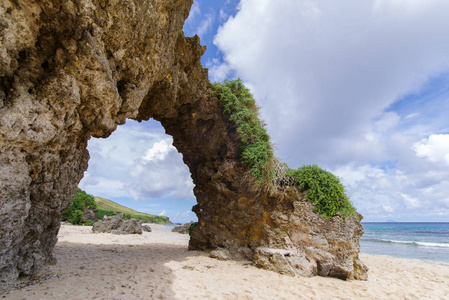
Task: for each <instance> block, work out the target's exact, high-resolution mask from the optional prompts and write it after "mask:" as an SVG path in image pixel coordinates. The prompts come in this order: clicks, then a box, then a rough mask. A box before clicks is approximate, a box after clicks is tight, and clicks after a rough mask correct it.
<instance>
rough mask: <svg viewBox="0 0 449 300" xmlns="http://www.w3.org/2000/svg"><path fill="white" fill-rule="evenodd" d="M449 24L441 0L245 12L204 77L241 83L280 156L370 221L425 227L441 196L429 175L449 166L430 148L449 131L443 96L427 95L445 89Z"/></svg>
mask: <svg viewBox="0 0 449 300" xmlns="http://www.w3.org/2000/svg"><path fill="white" fill-rule="evenodd" d="M448 14H449V2H448V1H445V0H431V1H418V0H410V1H409V0H377V1H376V0H371V1H359V0H342V1H326V0H285V1H282V2H276V1H268V0H264V1H261V0H242V1H241V2H240V11H239V12H238V13H237V14H236V15H235V16H234V17H231V18H229V20H228V21H227V22H226V23H225V24H224V25H223V26H222V27H221V28H220V29H219V30H218V33H217V35H216V37H215V39H214V43H215V45H216V46H217V47H218V48H219V49H220V51H222V53H223V57H224V63H223V64H221V65H220V64H216V65H215V66H214V67H213V68H212V69H211V77H212V78H214V79H217V78H222V77H225V76H229V74H233V73H235V74H236V75H237V76H239V77H241V78H242V79H243V80H244V82H245V83H249V85H250V86H251V87H252V92H253V94H254V96H255V98H256V99H257V101H258V103H259V105H260V106H261V113H262V117H263V118H264V119H265V121H266V122H267V124H268V130H269V132H270V134H271V136H272V139H273V142H274V143H275V145H276V146H277V152H276V154H277V155H278V156H280V158H281V159H282V160H284V161H287V162H288V163H289V165H291V166H292V167H297V166H300V165H303V164H315V163H317V164H319V165H321V166H323V167H325V168H327V169H331V170H332V169H333V170H336V172H337V175H339V176H340V177H342V180H343V181H344V182H345V183H346V184H347V186H348V193H349V194H351V198H352V199H353V201H354V202H356V204H357V206H358V207H360V209H361V211H362V213H364V214H366V216H367V217H368V218H371V219H373V218H376V216H377V217H379V216H381V215H384V214H387V213H393V212H394V213H395V214H401V216H402V217H403V218H406V214H407V213H410V214H415V215H417V214H418V213H423V212H424V211H425V212H426V213H427V214H429V215H430V214H431V213H432V211H434V210H438V209H439V208H441V207H443V206H444V205H445V204H444V203H445V202H444V201H445V199H446V198H447V197H443V196H440V193H441V191H444V192H446V193H449V190H448V189H447V181H446V180H447V179H444V177H442V176H441V175H436V174H445V176H447V177H446V178H449V171H448V170H447V165H446V169H444V168H443V167H442V166H438V165H436V164H435V163H431V159H433V160H438V161H440V162H442V161H444V162H446V158H447V157H446V153H447V152H446V150H445V149H447V148H445V143H444V142H443V141H442V138H441V137H440V138H439V139H438V138H437V141H434V139H435V138H434V137H433V138H432V136H433V135H435V132H447V131H448V130H449V122H448V119H447V116H446V115H445V114H444V110H445V109H446V108H448V107H449V100H448V98H449V97H448V96H449V92H448V91H447V89H445V90H442V91H440V92H436V91H434V90H433V89H434V88H435V85H436V82H438V80H440V81H442V80H443V79H444V80H447V78H449V76H447V74H449V32H448V30H447V28H449V18H447V15H448ZM443 74H446V77H445V76H443ZM439 78H440V79H439ZM441 78H443V79H441ZM440 85H443V84H442V83H440ZM438 93H439V94H438ZM442 93H446V94H442ZM419 97H421V98H419ZM399 100H400V101H399ZM446 111H447V109H446ZM424 137H426V138H427V137H428V140H427V139H426V140H423V141H421V142H420V143H418V146H414V144H416V141H419V140H421V139H423V138H424ZM417 149H418V150H417ZM415 151H417V152H415ZM418 152H419V154H418ZM417 155H421V157H425V158H426V160H423V159H421V158H419V157H417ZM438 189H440V192H439V191H438ZM402 195H406V196H405V197H404V196H402ZM425 197H430V198H425ZM424 198H425V200H423V199H424ZM424 203H426V204H427V205H428V206H426V205H424ZM424 207H426V209H423V208H424ZM427 207H428V209H427Z"/></svg>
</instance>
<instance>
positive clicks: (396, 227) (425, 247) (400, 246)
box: [360, 222, 449, 264]
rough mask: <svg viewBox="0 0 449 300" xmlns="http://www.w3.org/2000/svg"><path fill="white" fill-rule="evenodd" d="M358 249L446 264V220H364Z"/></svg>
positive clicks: (448, 227)
mask: <svg viewBox="0 0 449 300" xmlns="http://www.w3.org/2000/svg"><path fill="white" fill-rule="evenodd" d="M362 224H363V228H364V229H365V234H364V235H363V236H362V238H361V239H360V247H361V248H360V252H361V253H366V254H377V255H387V256H392V257H399V258H408V259H415V260H422V261H430V262H439V263H445V264H449V223H393V222H389V223H367V222H364V223H362Z"/></svg>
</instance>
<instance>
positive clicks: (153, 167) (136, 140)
mask: <svg viewBox="0 0 449 300" xmlns="http://www.w3.org/2000/svg"><path fill="white" fill-rule="evenodd" d="M172 142H173V140H172V138H171V137H170V136H167V135H165V133H164V130H163V128H162V127H161V126H160V125H158V124H157V122H155V121H149V122H148V123H142V124H139V123H137V122H134V121H128V123H127V124H126V125H123V126H119V127H118V128H117V130H116V131H115V132H114V133H113V134H112V135H111V136H110V137H109V138H108V139H92V140H90V141H89V147H88V149H89V152H90V155H91V160H90V162H89V168H88V170H87V172H86V174H85V177H84V178H83V180H82V181H81V183H80V187H81V188H84V189H86V190H87V191H88V192H89V193H92V194H94V195H99V196H103V197H106V198H108V197H109V198H118V197H125V198H131V199H133V200H136V201H145V200H156V199H166V200H193V199H195V198H194V195H193V183H192V179H191V178H190V172H189V170H188V168H187V166H186V165H185V164H184V163H183V161H182V155H181V154H180V153H178V152H177V151H176V149H175V148H174V147H173V146H172Z"/></svg>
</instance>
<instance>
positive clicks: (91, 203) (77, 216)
mask: <svg viewBox="0 0 449 300" xmlns="http://www.w3.org/2000/svg"><path fill="white" fill-rule="evenodd" d="M96 209H97V203H96V202H95V199H94V197H93V196H92V195H89V194H87V193H86V192H85V191H83V190H81V189H78V191H76V195H75V197H74V198H73V199H72V205H71V206H70V207H69V208H67V209H66V210H65V211H64V212H63V213H62V221H66V222H70V223H72V224H74V225H76V224H81V223H83V219H84V213H85V212H87V211H88V210H96Z"/></svg>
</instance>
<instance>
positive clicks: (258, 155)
mask: <svg viewBox="0 0 449 300" xmlns="http://www.w3.org/2000/svg"><path fill="white" fill-rule="evenodd" d="M213 88H214V94H215V95H216V96H217V97H218V99H220V101H222V102H223V107H224V112H225V113H227V114H228V115H229V119H230V120H231V121H232V122H233V123H234V124H235V125H236V126H237V133H238V134H239V135H240V140H241V150H242V154H241V157H242V162H243V163H246V164H248V165H249V167H250V169H249V173H250V174H251V175H253V176H254V177H255V178H256V181H257V183H259V184H261V183H264V182H266V181H267V180H269V179H272V177H273V174H272V172H271V169H270V168H269V162H270V160H271V159H272V158H273V148H272V146H271V143H270V135H269V134H268V132H267V129H266V128H265V124H264V123H263V122H261V121H260V119H259V117H258V110H259V109H258V107H257V106H256V101H255V100H254V98H253V95H252V94H251V93H250V91H249V89H248V88H247V87H245V86H244V85H243V83H242V81H241V80H240V79H237V80H232V81H230V80H225V81H224V83H223V84H221V83H218V82H215V83H213Z"/></svg>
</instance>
